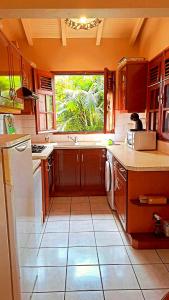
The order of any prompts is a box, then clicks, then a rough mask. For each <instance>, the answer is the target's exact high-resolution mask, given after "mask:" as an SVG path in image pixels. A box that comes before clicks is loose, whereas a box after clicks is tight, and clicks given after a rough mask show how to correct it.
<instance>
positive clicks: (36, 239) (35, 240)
mask: <svg viewBox="0 0 169 300" xmlns="http://www.w3.org/2000/svg"><path fill="white" fill-rule="evenodd" d="M42 236H43V235H42V234H38V233H37V234H30V236H29V239H28V241H27V244H26V247H27V248H39V246H40V243H41V240H42Z"/></svg>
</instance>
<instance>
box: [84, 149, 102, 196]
mask: <svg viewBox="0 0 169 300" xmlns="http://www.w3.org/2000/svg"><path fill="white" fill-rule="evenodd" d="M105 160H106V150H105V149H84V150H81V188H82V190H84V191H89V194H90V191H91V192H92V193H94V192H96V193H97V192H98V193H99V192H100V193H105Z"/></svg>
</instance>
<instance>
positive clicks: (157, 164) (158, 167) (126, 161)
mask: <svg viewBox="0 0 169 300" xmlns="http://www.w3.org/2000/svg"><path fill="white" fill-rule="evenodd" d="M106 148H107V149H108V150H109V151H110V152H111V153H112V154H113V155H114V156H115V157H116V158H117V159H118V160H119V162H121V164H122V165H123V166H124V167H125V168H126V169H127V170H131V171H169V155H167V154H164V153H162V152H159V151H134V150H132V149H130V148H129V147H128V146H127V145H125V144H123V145H115V146H107V147H106Z"/></svg>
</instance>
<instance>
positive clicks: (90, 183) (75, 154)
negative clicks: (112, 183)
mask: <svg viewBox="0 0 169 300" xmlns="http://www.w3.org/2000/svg"><path fill="white" fill-rule="evenodd" d="M105 158H106V150H105V149H60V150H56V149H55V150H54V195H59V196H61V195H62V196H64V195H69V196H71V195H77V194H78V195H102V194H105V188H104V186H105V185H104V184H105V182H104V177H105V173H104V169H105Z"/></svg>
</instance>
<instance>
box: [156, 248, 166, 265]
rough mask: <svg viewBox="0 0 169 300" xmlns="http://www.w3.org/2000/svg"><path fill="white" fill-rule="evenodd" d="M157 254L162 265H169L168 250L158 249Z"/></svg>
mask: <svg viewBox="0 0 169 300" xmlns="http://www.w3.org/2000/svg"><path fill="white" fill-rule="evenodd" d="M157 253H158V255H159V256H160V258H161V260H162V261H163V263H169V249H158V250H157Z"/></svg>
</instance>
